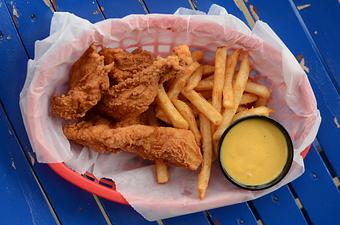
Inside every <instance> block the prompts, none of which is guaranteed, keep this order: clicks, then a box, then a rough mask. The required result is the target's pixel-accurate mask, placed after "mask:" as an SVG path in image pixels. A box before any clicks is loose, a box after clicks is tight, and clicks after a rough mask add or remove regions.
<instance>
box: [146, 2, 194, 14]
mask: <svg viewBox="0 0 340 225" xmlns="http://www.w3.org/2000/svg"><path fill="white" fill-rule="evenodd" d="M144 2H145V4H146V7H147V8H148V9H149V12H150V13H166V14H167V13H168V14H173V13H174V12H175V11H176V10H177V9H178V8H179V7H185V8H188V9H191V5H190V4H189V1H188V0H172V1H167V2H165V1H159V0H144Z"/></svg>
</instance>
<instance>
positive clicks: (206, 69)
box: [203, 65, 215, 76]
mask: <svg viewBox="0 0 340 225" xmlns="http://www.w3.org/2000/svg"><path fill="white" fill-rule="evenodd" d="M214 72H215V67H214V66H211V65H203V76H207V75H210V74H212V73H214Z"/></svg>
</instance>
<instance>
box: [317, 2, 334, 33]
mask: <svg viewBox="0 0 340 225" xmlns="http://www.w3.org/2000/svg"><path fill="white" fill-rule="evenodd" d="M339 1H340V0H339ZM314 34H315V35H317V34H318V31H317V30H315V31H314Z"/></svg>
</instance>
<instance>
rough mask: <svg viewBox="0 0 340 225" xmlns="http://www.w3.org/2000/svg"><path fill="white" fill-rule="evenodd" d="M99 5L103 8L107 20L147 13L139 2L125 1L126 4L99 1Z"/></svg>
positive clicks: (109, 0)
mask: <svg viewBox="0 0 340 225" xmlns="http://www.w3.org/2000/svg"><path fill="white" fill-rule="evenodd" d="M98 3H99V5H100V6H102V9H103V13H104V16H105V17H106V18H121V17H124V16H127V15H129V14H144V13H146V12H145V10H144V8H143V5H142V3H141V2H139V1H138V0H124V4H123V3H122V2H121V1H112V0H98Z"/></svg>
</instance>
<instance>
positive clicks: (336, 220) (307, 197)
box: [292, 146, 340, 225]
mask: <svg viewBox="0 0 340 225" xmlns="http://www.w3.org/2000/svg"><path fill="white" fill-rule="evenodd" d="M305 166H306V171H305V173H304V174H303V175H302V176H301V177H300V178H299V179H297V180H295V181H293V182H292V187H293V189H294V191H295V193H296V195H297V196H298V197H299V199H300V201H301V203H302V206H303V207H304V208H305V209H306V211H307V213H308V217H309V218H310V220H311V221H312V222H313V224H315V225H323V224H340V216H339V212H340V193H339V190H338V188H337V187H336V186H335V184H334V182H333V180H332V176H331V175H330V173H329V171H328V170H327V167H326V166H325V165H324V163H323V161H322V158H321V157H320V155H319V153H318V152H317V150H316V148H315V147H314V146H313V147H312V148H311V150H310V151H309V153H308V155H307V157H306V160H305Z"/></svg>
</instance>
